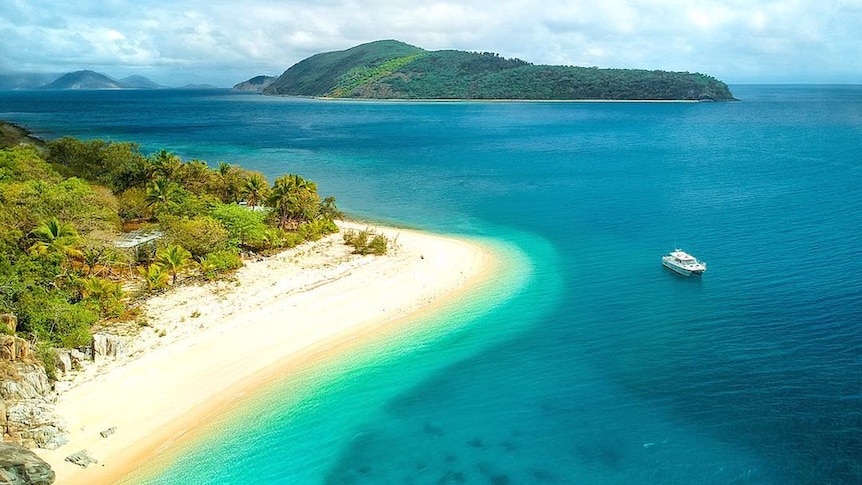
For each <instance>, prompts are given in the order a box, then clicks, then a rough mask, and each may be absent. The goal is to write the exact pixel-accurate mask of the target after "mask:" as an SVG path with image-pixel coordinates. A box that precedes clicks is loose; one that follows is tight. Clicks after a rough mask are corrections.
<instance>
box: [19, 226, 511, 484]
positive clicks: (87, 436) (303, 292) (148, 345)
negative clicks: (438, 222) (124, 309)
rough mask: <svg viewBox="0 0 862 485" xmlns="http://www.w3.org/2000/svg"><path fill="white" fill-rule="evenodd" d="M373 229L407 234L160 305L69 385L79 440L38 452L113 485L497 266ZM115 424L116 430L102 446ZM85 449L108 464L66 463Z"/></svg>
mask: <svg viewBox="0 0 862 485" xmlns="http://www.w3.org/2000/svg"><path fill="white" fill-rule="evenodd" d="M352 227H354V228H356V227H358V228H364V227H365V226H357V225H356V224H353V226H352ZM374 229H375V230H376V231H377V232H381V233H384V234H386V235H388V236H389V237H391V238H396V237H397V239H396V245H397V247H396V248H395V249H394V251H391V254H389V255H386V256H382V257H376V256H357V255H352V254H350V250H351V248H349V247H347V246H345V245H344V244H343V243H342V240H341V235H340V234H336V235H333V236H330V237H327V238H325V239H323V240H321V241H318V242H315V243H309V244H306V245H303V246H300V247H297V248H295V249H292V250H289V251H285V252H283V253H280V254H278V255H275V256H272V257H268V258H265V259H262V260H259V261H253V262H248V263H247V264H246V266H245V267H243V268H242V269H241V270H239V271H238V273H237V274H236V277H235V279H234V280H232V281H225V282H218V283H210V284H199V285H189V286H182V287H179V288H175V289H172V290H171V291H169V292H167V293H166V294H163V295H160V296H156V297H152V298H150V299H149V300H148V301H147V302H146V304H145V316H146V318H147V323H148V325H147V326H145V327H143V331H142V332H141V333H140V335H139V336H138V337H136V338H135V339H133V340H131V341H130V344H129V349H128V355H127V356H125V357H122V358H119V359H117V360H115V361H109V362H104V363H102V364H100V365H94V366H92V367H91V368H89V369H88V370H86V371H83V372H81V373H79V374H78V375H76V376H74V377H73V378H72V379H71V381H70V382H69V383H68V384H64V385H65V386H67V387H69V389H68V390H64V391H62V392H61V393H60V395H59V398H58V400H57V409H56V410H57V413H58V414H59V415H60V416H62V417H63V418H64V419H65V420H66V422H67V428H68V430H69V433H70V441H69V443H68V444H66V445H64V446H62V447H61V448H59V449H57V450H36V451H37V453H38V454H39V455H40V456H41V457H42V458H43V459H44V460H46V461H47V462H48V463H49V464H50V465H51V466H52V468H53V469H54V471H55V472H56V473H57V481H56V483H58V484H63V485H79V484H80V485H83V484H88V485H97V484H109V483H115V482H116V481H117V480H118V479H119V478H120V477H122V476H124V475H126V474H128V473H130V472H132V471H134V470H135V469H137V468H139V467H140V466H142V465H143V464H145V463H146V462H148V461H149V460H151V459H152V458H153V457H154V456H155V455H157V454H158V453H160V452H163V451H164V450H165V449H166V448H168V447H169V446H170V445H171V443H174V442H175V441H177V440H178V439H182V437H183V435H185V434H187V433H188V432H189V431H193V430H194V429H195V427H196V425H197V424H199V423H202V422H205V421H206V420H208V419H211V418H212V417H213V416H214V415H217V414H219V413H220V412H224V411H226V410H227V409H229V407H230V405H231V403H232V402H234V401H235V400H236V399H237V398H238V397H240V396H243V395H245V394H247V393H248V392H250V391H251V390H253V389H255V388H259V387H260V386H263V385H264V384H266V383H268V382H271V381H272V380H274V379H277V378H280V377H283V376H285V375H286V374H288V373H289V372H290V371H291V370H292V369H296V368H297V367H298V366H303V365H307V363H308V362H312V361H314V360H315V359H316V358H318V359H319V358H321V357H322V356H324V355H327V353H330V352H341V351H344V349H349V348H350V347H351V345H350V343H351V342H354V341H356V342H358V341H361V340H362V339H363V338H367V337H368V336H369V335H374V334H378V333H381V332H392V331H397V326H398V325H403V324H409V323H410V321H411V320H414V319H416V318H419V317H420V316H421V315H422V314H423V313H424V312H428V311H432V310H434V309H435V308H438V307H440V306H441V305H443V304H445V303H447V302H450V301H452V299H453V298H457V297H458V296H462V295H464V294H465V292H467V291H468V290H469V289H470V288H472V287H474V286H475V285H478V284H479V283H481V282H482V281H486V280H487V279H489V278H491V277H492V276H493V274H494V273H495V269H496V268H498V261H497V259H498V258H499V257H498V256H497V255H495V254H494V253H493V252H492V251H491V250H489V249H488V248H486V247H484V246H482V245H479V244H476V243H473V242H470V241H467V240H460V239H453V238H448V237H440V236H435V235H429V234H424V233H419V232H414V231H407V230H402V229H393V228H380V227H375V228H374ZM109 428H116V432H115V433H114V434H112V435H110V436H109V437H107V438H103V437H102V436H101V435H100V432H101V431H103V430H107V429H109ZM80 450H86V451H87V453H88V454H89V455H90V456H91V457H93V458H95V459H96V460H98V463H97V464H92V465H90V466H89V467H87V468H82V467H80V466H77V465H74V464H72V463H69V462H66V461H65V457H66V456H68V455H70V454H71V453H74V452H77V451H80Z"/></svg>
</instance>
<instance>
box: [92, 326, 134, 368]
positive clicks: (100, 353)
mask: <svg viewBox="0 0 862 485" xmlns="http://www.w3.org/2000/svg"><path fill="white" fill-rule="evenodd" d="M92 347H93V361H94V362H95V361H98V360H99V359H100V358H107V357H113V358H116V357H122V356H124V355H126V344H125V342H123V339H121V338H120V337H117V336H116V335H109V334H106V333H97V334H94V335H93V345H92Z"/></svg>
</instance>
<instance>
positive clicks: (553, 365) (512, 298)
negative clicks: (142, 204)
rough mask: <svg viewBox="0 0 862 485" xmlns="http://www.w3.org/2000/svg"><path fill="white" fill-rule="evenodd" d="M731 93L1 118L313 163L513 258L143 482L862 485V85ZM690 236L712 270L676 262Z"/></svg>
mask: <svg viewBox="0 0 862 485" xmlns="http://www.w3.org/2000/svg"><path fill="white" fill-rule="evenodd" d="M731 89H732V90H733V92H734V94H735V96H736V97H737V98H739V99H740V100H741V101H740V102H732V103H557V102H553V103H520V102H427V103H425V102H412V103H408V102H370V101H320V100H310V99H292V98H273V97H263V96H258V95H249V94H238V93H232V92H230V91H228V90H208V91H184V90H167V91H77V92H73V91H56V92H50V91H30V92H0V119H4V120H8V121H11V122H15V123H18V124H21V125H23V126H25V127H27V128H29V129H31V130H32V131H33V132H34V133H35V134H37V135H39V136H42V137H45V138H55V137H60V136H65V135H70V136H76V137H81V138H102V139H106V140H113V141H135V142H138V143H140V145H141V147H142V150H143V151H144V152H146V153H150V152H154V151H157V150H159V149H167V150H169V151H172V152H174V153H176V154H178V155H180V156H182V157H183V158H185V159H201V160H205V161H207V162H209V163H211V164H213V165H215V164H216V163H218V162H219V161H226V162H229V163H237V164H240V165H243V166H244V167H247V168H250V169H255V170H260V171H262V172H264V173H265V174H266V175H267V176H268V177H269V178H270V180H272V179H273V178H274V177H275V176H277V175H280V174H282V173H288V172H290V173H300V174H302V175H303V176H305V177H308V178H311V179H312V180H314V181H316V182H317V183H318V187H319V189H320V191H321V193H322V194H323V195H330V194H332V195H335V196H336V198H337V200H338V203H339V207H340V208H341V209H343V210H345V211H346V212H348V213H349V214H350V215H352V216H354V217H359V218H365V219H369V220H373V221H378V222H383V223H387V224H394V225H399V226H404V227H410V228H417V229H422V230H427V231H432V232H438V233H445V234H453V235H459V236H464V237H469V238H476V239H479V240H482V241H486V242H487V243H488V244H491V245H494V246H495V247H497V248H498V249H499V250H500V251H502V252H503V253H505V254H507V255H509V256H508V258H509V260H508V261H507V263H506V265H505V268H504V270H503V273H504V274H503V275H501V277H500V278H498V279H496V280H495V281H494V282H493V283H492V284H489V285H488V286H487V287H484V288H482V289H480V291H477V292H474V293H473V294H472V295H471V297H470V298H468V299H465V300H462V301H459V302H456V303H455V304H453V305H452V306H450V307H449V308H446V309H445V311H443V312H440V313H437V314H435V315H431V316H428V317H426V318H423V319H422V321H417V322H414V323H415V325H414V326H412V327H411V328H410V329H406V330H405V333H404V334H403V335H399V336H396V337H392V338H389V339H385V340H381V341H379V342H376V343H375V344H374V345H368V346H365V347H362V348H357V349H355V350H354V351H351V352H350V353H348V355H341V356H339V357H338V358H333V359H332V360H330V361H324V362H319V363H315V364H313V365H312V364H310V365H309V366H308V368H307V369H303V370H301V371H298V372H297V373H295V374H292V375H285V376H283V377H282V378H280V379H279V380H278V381H277V382H274V383H273V384H272V385H271V386H269V387H267V388H265V389H261V390H260V392H258V393H255V394H254V395H250V396H242V397H241V398H238V399H237V403H236V405H235V406H234V407H233V409H232V410H231V411H230V412H228V413H227V414H225V415H220V416H215V417H213V419H212V421H211V422H210V423H209V424H208V425H207V426H206V427H205V429H203V430H197V431H196V432H195V433H194V438H193V439H190V440H186V441H184V442H183V443H181V444H179V445H177V446H176V447H174V448H169V449H168V450H167V451H166V452H164V453H163V454H162V456H161V457H160V459H159V460H156V462H155V463H153V464H152V466H150V467H148V469H147V470H142V471H140V472H139V473H136V474H135V475H134V476H133V477H130V478H129V480H128V483H133V484H138V485H140V484H147V485H151V484H152V485H155V484H159V485H161V484H165V485H167V484H177V483H182V484H208V485H225V484H236V483H243V484H365V483H368V484H460V483H465V484H481V483H489V484H533V483H535V484H542V483H548V484H640V483H649V484H730V483H733V484H749V483H750V484H809V483H811V484H815V483H816V484H843V483H862V282H860V276H859V274H860V268H859V266H860V262H862V86H856V85H798V86H796V85H740V86H731ZM675 247H679V248H682V249H684V250H686V251H688V252H691V253H693V254H694V255H695V256H697V257H698V258H699V259H702V260H705V261H706V262H707V263H708V265H709V270H708V271H707V272H706V274H705V275H704V276H703V277H702V278H696V277H695V278H684V277H681V276H679V275H676V274H674V273H671V272H670V271H668V270H666V269H664V268H662V266H661V264H660V261H661V256H662V255H663V254H665V253H667V252H668V251H670V250H672V249H674V248H675ZM286 323H287V322H286Z"/></svg>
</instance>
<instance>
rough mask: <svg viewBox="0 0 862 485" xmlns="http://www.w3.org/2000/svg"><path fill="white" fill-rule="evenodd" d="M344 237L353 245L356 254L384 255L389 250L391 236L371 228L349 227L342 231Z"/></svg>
mask: <svg viewBox="0 0 862 485" xmlns="http://www.w3.org/2000/svg"><path fill="white" fill-rule="evenodd" d="M342 238H343V239H344V243H345V244H347V245H348V246H352V247H353V252H354V253H355V254H363V255H367V254H372V255H375V256H382V255H384V254H386V253H387V251H389V246H390V241H389V238H387V237H386V236H385V235H383V234H380V233H377V232H375V231H374V230H373V229H370V228H365V229H363V230H355V229H348V230H346V231H344V232H343V233H342Z"/></svg>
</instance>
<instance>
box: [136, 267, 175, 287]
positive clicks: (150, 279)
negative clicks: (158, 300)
mask: <svg viewBox="0 0 862 485" xmlns="http://www.w3.org/2000/svg"><path fill="white" fill-rule="evenodd" d="M138 273H139V274H140V275H141V277H143V279H144V287H145V288H146V290H147V291H148V292H154V291H159V290H163V289H164V288H166V287H167V286H168V281H169V280H170V274H168V272H167V271H165V268H164V266H162V265H160V264H150V265H148V266H138Z"/></svg>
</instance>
